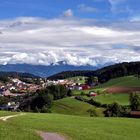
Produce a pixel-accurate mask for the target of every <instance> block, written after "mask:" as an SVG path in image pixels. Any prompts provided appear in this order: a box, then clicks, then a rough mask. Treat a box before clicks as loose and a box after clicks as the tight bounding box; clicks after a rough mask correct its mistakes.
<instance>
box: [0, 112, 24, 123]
mask: <svg viewBox="0 0 140 140" xmlns="http://www.w3.org/2000/svg"><path fill="white" fill-rule="evenodd" d="M21 115H25V113H20V114H16V115H9V116H4V117H0V120H2V121H7V120H8V119H10V118H14V117H18V116H21Z"/></svg>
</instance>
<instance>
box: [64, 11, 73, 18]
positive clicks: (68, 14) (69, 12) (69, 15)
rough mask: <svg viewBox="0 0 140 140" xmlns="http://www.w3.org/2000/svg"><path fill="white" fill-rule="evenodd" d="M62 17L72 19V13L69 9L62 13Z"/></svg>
mask: <svg viewBox="0 0 140 140" xmlns="http://www.w3.org/2000/svg"><path fill="white" fill-rule="evenodd" d="M63 16H65V17H72V16H73V11H72V10H71V9H68V10H66V11H64V12H63Z"/></svg>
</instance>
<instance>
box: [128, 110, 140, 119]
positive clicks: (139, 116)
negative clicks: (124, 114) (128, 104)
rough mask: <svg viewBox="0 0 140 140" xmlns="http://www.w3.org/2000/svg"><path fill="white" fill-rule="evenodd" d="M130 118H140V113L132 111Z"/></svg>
mask: <svg viewBox="0 0 140 140" xmlns="http://www.w3.org/2000/svg"><path fill="white" fill-rule="evenodd" d="M130 116H131V117H134V118H140V111H131V112H130Z"/></svg>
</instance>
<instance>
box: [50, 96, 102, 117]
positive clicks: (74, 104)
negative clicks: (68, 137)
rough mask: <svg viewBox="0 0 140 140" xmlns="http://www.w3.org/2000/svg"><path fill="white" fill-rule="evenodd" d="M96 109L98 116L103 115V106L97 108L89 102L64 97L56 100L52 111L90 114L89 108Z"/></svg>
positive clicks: (82, 114) (81, 114)
mask: <svg viewBox="0 0 140 140" xmlns="http://www.w3.org/2000/svg"><path fill="white" fill-rule="evenodd" d="M89 109H94V110H96V112H97V114H98V116H103V113H102V112H103V110H104V109H103V108H96V107H94V106H92V105H90V104H88V103H85V102H81V101H78V100H76V99H73V98H64V99H60V100H57V101H54V103H53V106H52V109H51V110H52V113H59V114H67V115H80V116H89V113H88V112H87V110H89Z"/></svg>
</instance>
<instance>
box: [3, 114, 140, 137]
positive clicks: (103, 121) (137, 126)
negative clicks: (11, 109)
mask: <svg viewBox="0 0 140 140" xmlns="http://www.w3.org/2000/svg"><path fill="white" fill-rule="evenodd" d="M0 125H1V127H0V129H1V131H0V138H2V140H19V139H20V140H26V139H28V140H39V137H38V136H37V135H36V134H35V133H33V132H35V130H42V131H45V132H57V133H60V134H64V135H65V136H67V137H69V138H71V139H70V140H93V139H94V140H138V139H139V138H140V133H139V130H140V120H139V119H127V118H102V117H99V118H90V117H79V116H71V115H58V114H36V113H34V114H33V113H27V114H26V115H25V116H20V117H17V118H12V119H10V120H9V121H8V122H1V121H0Z"/></svg>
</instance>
